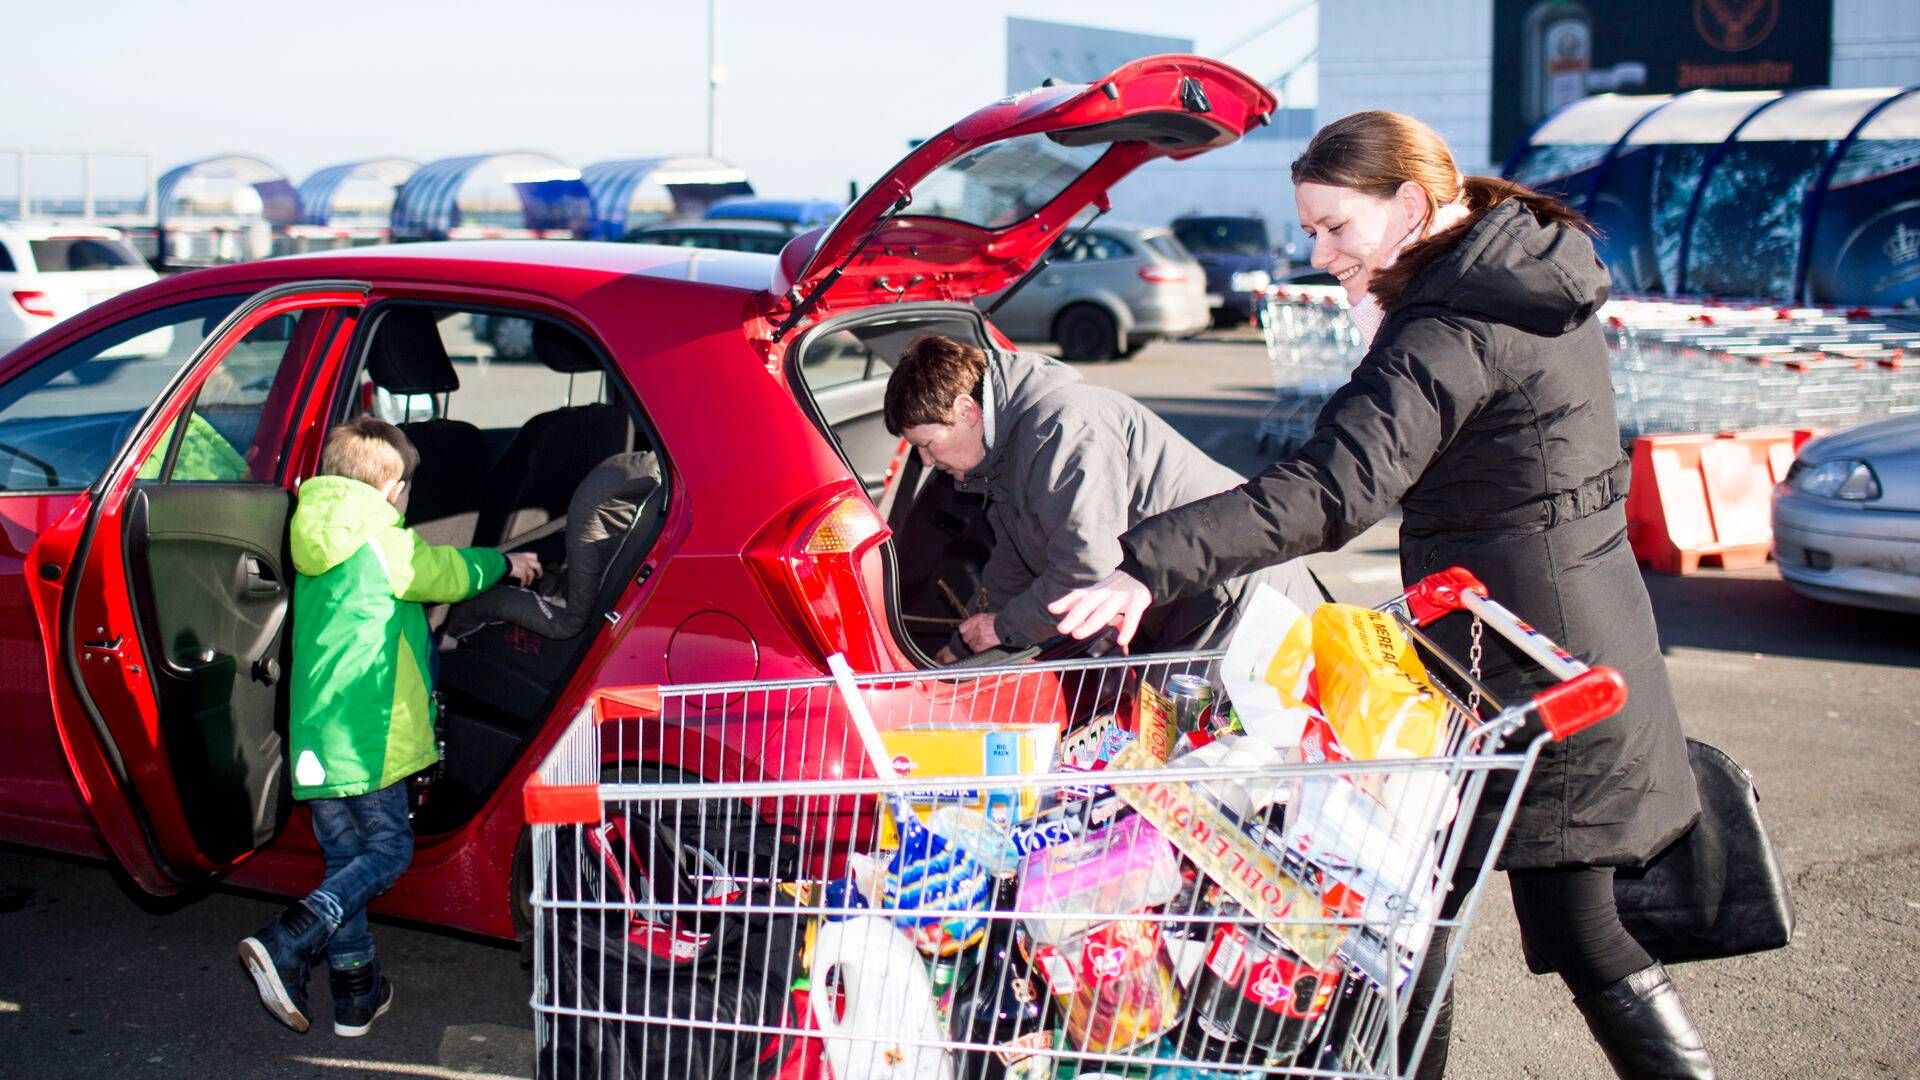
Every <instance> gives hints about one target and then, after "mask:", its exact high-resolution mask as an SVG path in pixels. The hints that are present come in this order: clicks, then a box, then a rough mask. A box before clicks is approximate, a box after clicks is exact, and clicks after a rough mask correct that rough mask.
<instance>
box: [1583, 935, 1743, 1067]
mask: <svg viewBox="0 0 1920 1080" xmlns="http://www.w3.org/2000/svg"><path fill="white" fill-rule="evenodd" d="M1573 1003H1574V1004H1575V1005H1578V1006H1579V1007H1580V1012H1581V1013H1582V1014H1583V1015H1584V1016H1586V1018H1587V1026H1588V1027H1589V1028H1592V1029H1593V1037H1594V1039H1595V1040H1596V1041H1598V1042H1599V1043H1600V1049H1602V1050H1604V1051H1606V1054H1607V1061H1608V1062H1610V1063H1612V1065H1613V1071H1614V1073H1615V1074H1616V1075H1618V1076H1620V1077H1622V1078H1623V1080H1668V1078H1673V1080H1713V1076H1714V1071H1713V1055H1712V1054H1710V1053H1708V1052H1707V1044H1706V1040H1704V1039H1702V1038H1701V1037H1700V1029H1699V1028H1697V1027H1694V1026H1693V1017H1691V1016H1689V1015H1687V1006H1686V1003H1685V1002H1683V1001H1681V1000H1680V991H1679V990H1678V989H1677V988H1675V987H1674V985H1673V980H1671V979H1669V978H1667V971H1666V969H1665V968H1663V967H1661V966H1660V965H1659V964H1654V965H1653V966H1652V967H1646V968H1642V969H1640V970H1639V971H1636V972H1634V973H1633V974H1631V975H1629V976H1627V977H1626V978H1624V979H1621V980H1620V981H1619V982H1617V983H1614V984H1613V985H1612V986H1609V987H1607V988H1606V989H1604V990H1598V991H1595V992H1594V993H1591V994H1588V995H1587V996H1586V997H1579V998H1574V999H1573Z"/></svg>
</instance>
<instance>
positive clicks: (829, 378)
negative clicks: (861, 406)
mask: <svg viewBox="0 0 1920 1080" xmlns="http://www.w3.org/2000/svg"><path fill="white" fill-rule="evenodd" d="M874 363H875V358H874V356H873V354H872V353H871V352H870V351H869V350H868V349H867V346H866V345H865V344H864V343H863V342H861V340H860V339H859V338H857V337H855V336H854V335H853V334H852V333H850V332H849V331H846V330H841V331H838V332H836V333H833V334H831V335H829V336H827V337H824V338H821V339H820V340H818V341H816V342H813V343H812V344H811V345H810V346H809V347H808V349H807V351H806V353H805V354H804V355H803V356H802V357H801V358H800V377H801V378H803V379H805V380H806V381H807V389H808V390H811V391H813V392H814V393H816V394H817V393H819V392H820V391H822V390H826V389H828V388H830V387H835V386H845V385H846V384H847V383H853V382H859V381H860V380H861V379H864V378H866V377H867V373H868V370H869V368H870V367H871V366H873V364H874ZM879 366H880V367H881V368H882V373H881V377H882V378H885V377H886V374H887V373H889V372H891V371H892V370H893V369H892V367H891V366H890V365H888V364H887V363H886V362H885V361H879Z"/></svg>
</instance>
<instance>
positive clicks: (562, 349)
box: [347, 305, 668, 832]
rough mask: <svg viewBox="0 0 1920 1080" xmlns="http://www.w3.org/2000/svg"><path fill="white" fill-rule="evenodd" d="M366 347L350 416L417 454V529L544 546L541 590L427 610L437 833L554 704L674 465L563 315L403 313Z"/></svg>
mask: <svg viewBox="0 0 1920 1080" xmlns="http://www.w3.org/2000/svg"><path fill="white" fill-rule="evenodd" d="M365 355H366V362H365V366H364V369H363V372H362V376H361V378H360V380H358V381H357V392H356V393H354V394H353V395H352V400H351V402H350V403H348V409H347V413H348V415H349V416H351V415H358V414H361V413H368V412H371V413H374V414H376V415H380V416H381V417H382V418H383V419H386V420H389V421H392V422H393V423H395V424H397V425H398V426H399V427H400V429H401V430H402V431H403V432H405V433H406V435H407V437H408V438H409V439H411V440H412V441H413V444H414V446H415V448H416V449H418V451H419V453H420V464H419V466H418V468H417V469H416V470H415V473H414V478H413V481H412V483H411V484H409V485H408V487H409V492H410V496H409V502H408V505H407V508H406V509H407V521H408V524H409V525H411V526H412V527H413V528H415V529H416V530H418V531H419V533H420V534H421V535H422V536H423V537H425V538H426V539H427V540H428V541H429V542H431V543H434V544H453V545H458V546H483V547H500V548H503V549H508V550H528V551H533V552H535V553H537V554H538V555H539V556H540V561H541V565H542V567H543V570H544V574H543V576H542V578H541V580H540V581H539V582H537V583H536V584H535V585H534V587H533V589H532V590H522V589H520V588H519V587H518V586H516V585H514V583H513V582H512V581H510V580H508V581H502V582H501V583H499V584H498V585H495V586H494V587H493V589H491V590H489V591H488V592H487V593H484V594H482V596H480V597H477V598H475V599H474V600H471V601H468V602H467V603H465V604H456V605H452V606H451V608H448V607H447V606H436V607H432V608H429V609H428V615H429V624H430V626H431V627H432V629H433V634H434V640H435V646H436V656H437V661H438V664H439V675H438V679H437V682H436V686H437V687H438V689H439V693H440V699H441V706H442V710H443V713H442V717H441V738H442V739H443V741H444V743H445V752H444V766H443V771H442V774H441V776H440V777H439V778H438V779H437V780H436V781H435V782H434V784H433V788H432V793H431V796H430V797H429V799H428V800H427V803H426V805H425V806H424V807H423V808H422V809H421V810H420V811H419V814H418V816H417V818H416V826H417V827H418V828H419V829H420V830H421V831H424V832H434V831H438V830H443V829H446V828H451V827H454V826H456V825H458V824H459V823H460V822H462V821H464V820H465V819H466V818H467V817H468V816H470V815H471V814H472V813H473V812H474V811H475V810H477V809H478V808H479V806H480V805H481V803H482V802H483V801H484V800H485V798H486V797H487V795H488V793H489V792H491V791H492V789H493V788H494V786H495V785H497V784H498V783H499V781H500V778H501V777H502V776H503V775H505V773H506V772H507V770H508V769H509V768H510V767H511V766H512V764H513V762H514V761H515V760H516V759H517V758H518V757H519V755H520V752H521V750H522V748H523V746H524V744H525V743H526V741H527V740H528V739H529V737H530V736H531V735H532V734H533V733H534V732H535V731H536V730H537V728H538V727H539V724H540V722H541V720H542V719H543V718H544V717H545V716H546V715H547V714H548V712H549V711H550V710H551V708H552V705H553V700H554V698H555V697H556V696H557V695H558V694H559V692H560V690H561V689H562V688H563V687H564V686H565V685H566V683H567V681H568V679H569V678H570V677H571V675H572V673H573V670H574V668H575V666H576V665H577V664H578V663H579V661H580V659H581V657H582V655H583V654H584V653H585V652H586V650H587V648H588V647H589V646H590V645H591V644H592V642H593V640H594V638H595V637H596V635H597V633H598V630H599V628H600V627H601V626H603V625H605V620H604V619H602V618H601V616H602V615H603V614H604V613H605V612H606V611H608V610H610V609H611V608H612V606H613V604H614V603H615V602H616V601H617V600H618V598H619V595H620V592H621V590H622V589H623V588H624V586H625V585H626V583H627V582H629V581H631V580H632V578H633V575H634V573H635V572H636V570H637V568H638V566H639V563H640V561H641V559H642V557H643V556H644V555H645V554H646V552H647V550H648V549H649V548H650V547H651V546H652V541H653V539H654V537H655V536H656V534H657V533H658V531H659V529H660V526H661V524H662V522H663V520H664V515H663V511H664V509H665V505H666V500H667V496H668V492H667V490H666V480H665V476H666V474H665V471H664V470H663V469H662V467H661V463H660V462H659V460H658V458H657V457H656V454H655V447H654V443H653V440H652V439H651V438H650V436H649V434H648V430H647V428H646V425H645V421H644V418H643V417H642V416H641V414H640V413H639V411H638V409H636V408H634V407H633V406H632V405H631V403H630V399H629V398H628V396H627V391H626V388H625V387H624V385H623V384H621V383H620V381H619V380H617V379H615V378H614V377H613V376H612V374H611V371H612V369H611V366H610V365H609V364H608V363H607V362H606V361H605V360H604V358H603V357H602V356H601V355H600V354H599V352H598V351H597V350H596V349H595V348H594V347H593V346H592V345H590V344H589V343H588V342H587V340H586V339H585V338H584V337H582V336H581V335H580V334H578V333H577V332H575V331H574V330H572V329H570V328H568V327H566V326H564V325H562V324H560V323H558V322H555V321H551V320H547V319H542V318H536V317H531V316H527V315H521V314H518V313H513V314H508V313H501V312H488V311H477V310H465V309H448V308H438V307H426V306H415V305H405V306H402V305H394V306H390V307H387V308H386V309H384V311H383V312H382V313H380V314H379V317H378V321H377V323H376V324H375V326H374V329H373V332H372V336H371V340H370V341H369V343H368V346H367V349H366V354H365ZM536 594H537V595H536Z"/></svg>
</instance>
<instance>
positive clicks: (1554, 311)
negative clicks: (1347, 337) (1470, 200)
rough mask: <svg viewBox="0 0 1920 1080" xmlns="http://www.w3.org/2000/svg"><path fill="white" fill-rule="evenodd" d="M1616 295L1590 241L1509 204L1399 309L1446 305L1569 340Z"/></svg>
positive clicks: (1424, 276) (1424, 278)
mask: <svg viewBox="0 0 1920 1080" xmlns="http://www.w3.org/2000/svg"><path fill="white" fill-rule="evenodd" d="M1608 293H1609V280H1608V277H1607V268H1606V267H1605V266H1604V265H1602V264H1601V262H1600V258H1599V256H1597V255H1595V254H1594V251H1593V242H1592V241H1591V240H1589V239H1588V238H1587V234H1586V233H1583V232H1581V231H1580V230H1579V229H1576V228H1574V227H1573V226H1571V225H1568V224H1566V223H1564V222H1557V221H1555V222H1542V221H1541V220H1540V219H1539V218H1537V217H1535V216H1534V215H1533V213H1532V211H1530V210H1528V209H1527V208H1526V206H1525V204H1523V203H1521V202H1520V201H1519V200H1518V199H1508V200H1507V201H1505V202H1502V203H1500V204H1499V205H1497V206H1495V207H1494V208H1493V209H1491V210H1488V211H1487V212H1486V213H1484V214H1482V215H1481V216H1480V218H1479V220H1477V221H1475V222H1473V223H1472V224H1471V225H1469V226H1467V229H1466V233H1465V235H1463V236H1462V237H1461V238H1460V241H1459V243H1458V244H1456V245H1455V246H1454V248H1453V250H1452V251H1449V252H1447V253H1446V254H1444V255H1441V256H1440V257H1439V258H1438V259H1436V260H1435V261H1434V262H1433V264H1432V265H1430V266H1428V267H1427V268H1426V269H1425V270H1422V271H1421V272H1420V275H1419V276H1418V277H1416V278H1414V279H1413V281H1411V282H1410V283H1408V285H1407V289H1406V292H1404V293H1403V294H1401V297H1400V300H1399V302H1398V303H1396V304H1395V305H1394V306H1395V308H1396V309H1398V308H1402V307H1407V306H1410V305H1413V304H1438V305H1441V306H1443V307H1448V308H1452V309H1453V310H1455V311H1459V312H1461V313H1463V314H1468V315H1475V316H1480V317H1483V318H1487V319H1492V320H1496V321H1499V322H1505V323H1511V324H1513V325H1515V326H1519V327H1521V328H1523V329H1526V330H1531V331H1533V332H1534V333H1538V334H1564V333H1566V332H1568V331H1570V330H1572V329H1573V328H1574V327H1576V326H1579V325H1580V324H1581V323H1583V322H1585V321H1587V319H1588V318H1589V317H1590V316H1591V315H1592V314H1593V313H1594V312H1595V311H1597V310H1599V308H1600V305H1601V304H1603V303H1605V302H1606V300H1607V296H1608Z"/></svg>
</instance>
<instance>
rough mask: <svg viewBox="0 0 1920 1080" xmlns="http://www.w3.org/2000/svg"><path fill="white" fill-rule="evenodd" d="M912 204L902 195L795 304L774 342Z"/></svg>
mask: <svg viewBox="0 0 1920 1080" xmlns="http://www.w3.org/2000/svg"><path fill="white" fill-rule="evenodd" d="M912 202H913V193H912V192H907V193H906V194H903V195H901V196H900V198H899V199H898V200H896V201H895V202H894V204H893V205H892V206H890V207H888V208H887V212H886V213H884V214H881V215H880V220H878V221H876V222H874V223H873V228H871V229H868V230H867V235H865V236H863V237H861V238H860V242H859V243H857V244H855V245H853V247H852V248H850V249H848V251H847V254H846V257H845V258H843V259H841V260H840V264H839V265H838V266H835V267H834V268H833V269H831V270H829V271H827V275H826V276H825V277H823V278H821V279H820V284H818V285H815V286H814V287H813V291H812V292H810V293H808V294H807V295H805V296H803V297H801V298H800V299H799V300H797V301H795V302H794V305H793V310H792V311H791V312H789V313H788V314H787V317H786V318H785V319H782V320H781V321H780V325H779V326H778V327H776V328H775V329H774V331H773V340H774V341H776V342H777V341H779V340H780V339H781V338H783V337H786V336H787V331H789V330H791V329H793V327H794V324H796V323H798V322H799V321H800V320H801V319H804V318H806V317H807V313H808V312H810V311H812V310H813V306H814V305H815V304H817V303H819V302H820V298H821V297H822V296H825V295H826V294H827V290H828V289H831V288H833V283H834V282H836V281H839V280H840V275H841V274H842V273H843V272H845V270H846V269H847V264H849V263H851V262H853V258H854V256H856V255H858V254H860V252H861V251H862V250H863V249H864V248H865V247H866V246H867V245H868V244H871V243H872V242H873V238H874V237H876V236H878V235H880V230H881V229H882V228H884V227H885V226H886V224H887V222H889V221H892V220H893V219H894V216H895V215H896V214H898V213H900V211H902V210H905V209H906V208H907V206H908V205H909V204H910V203H912ZM823 239H824V238H823Z"/></svg>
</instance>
